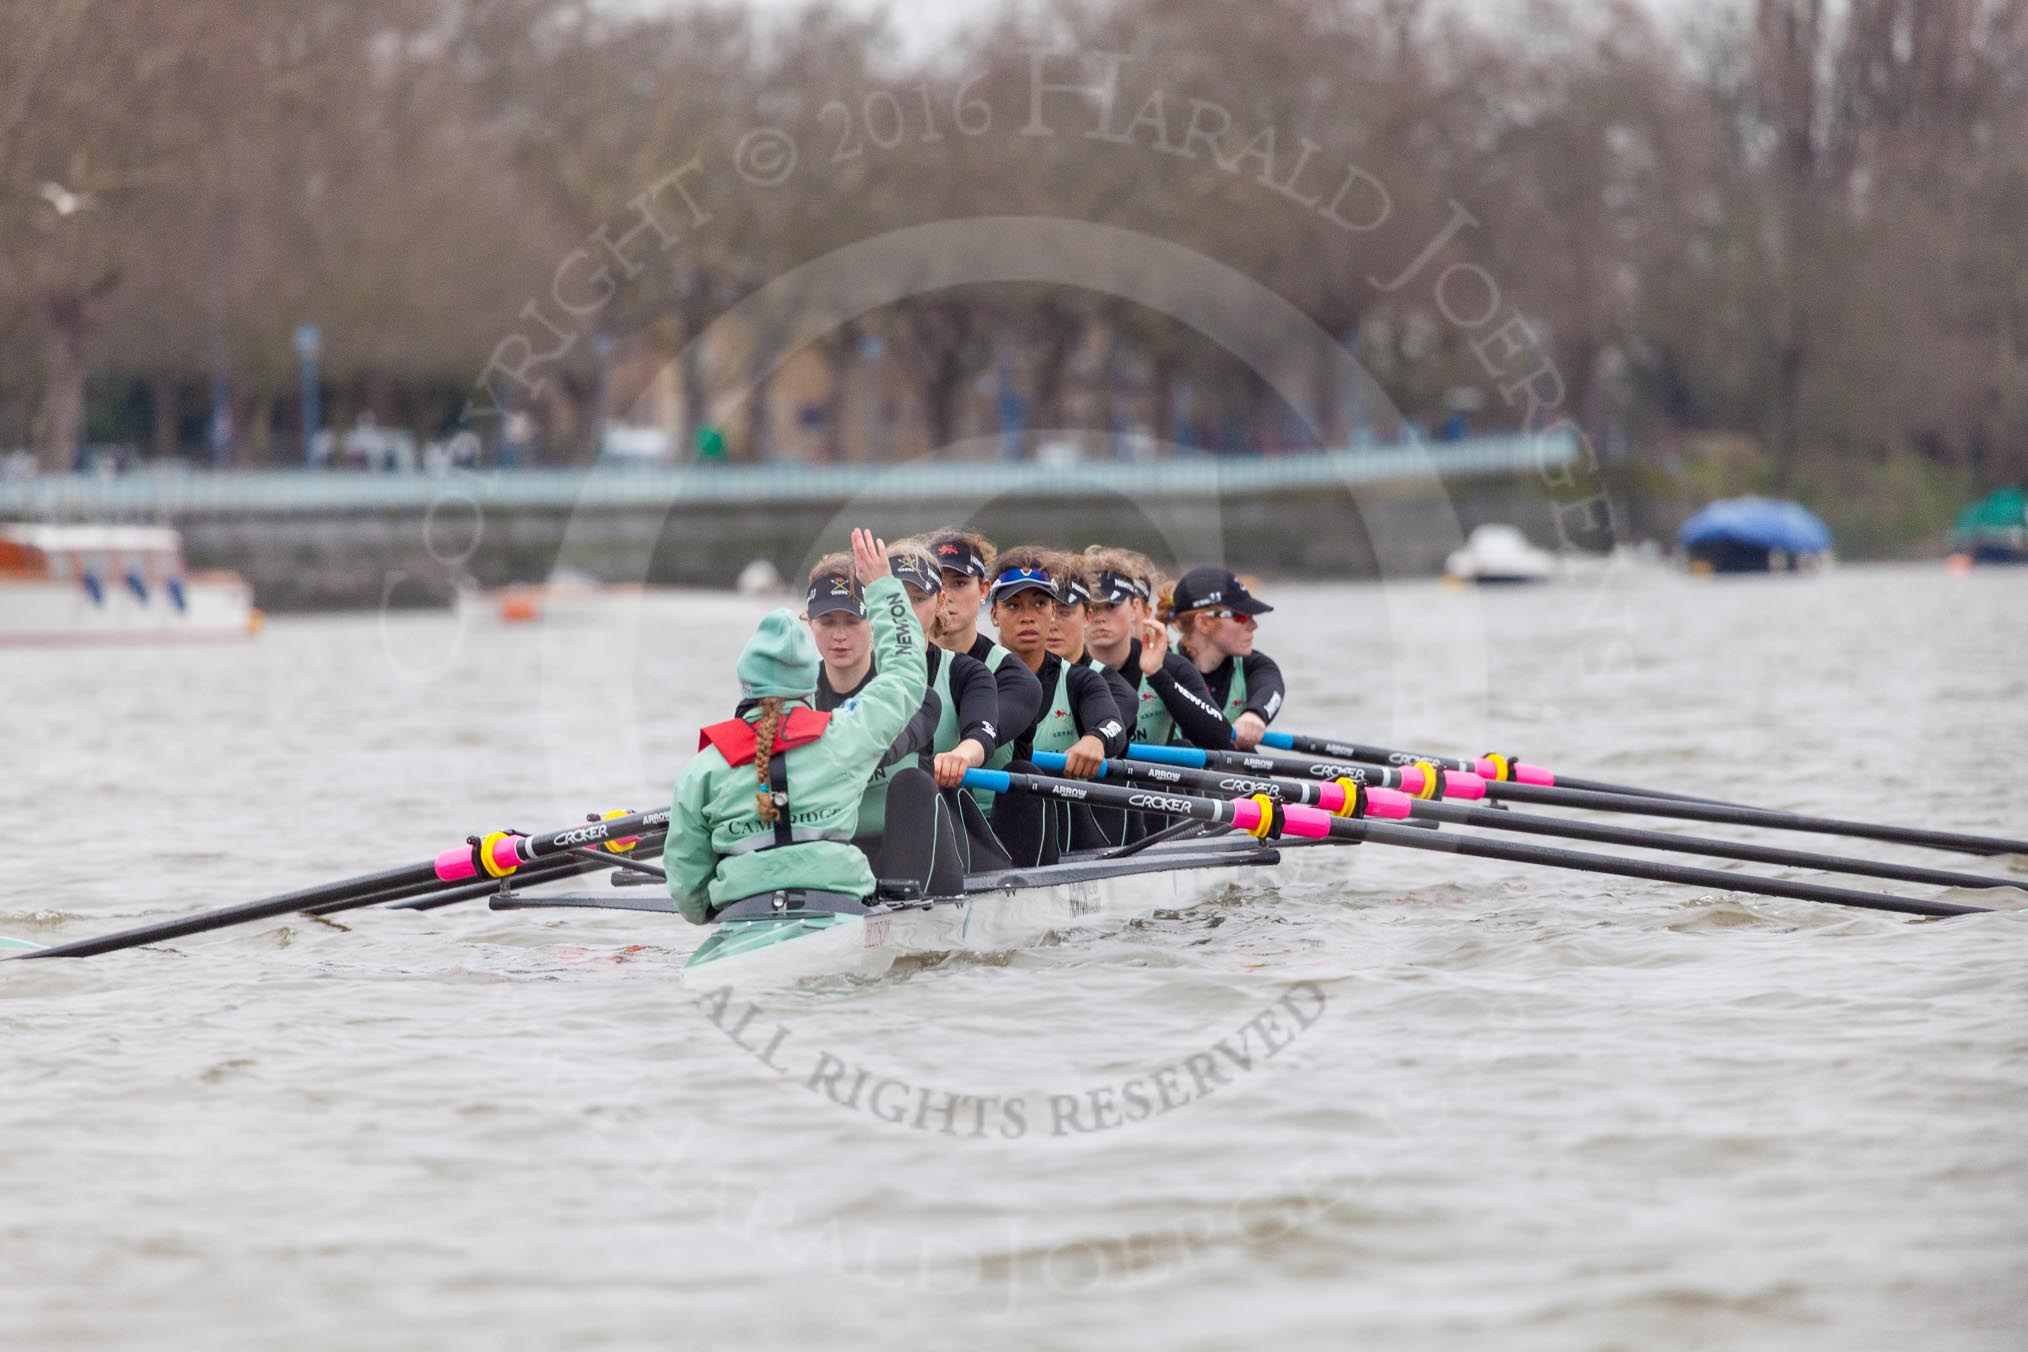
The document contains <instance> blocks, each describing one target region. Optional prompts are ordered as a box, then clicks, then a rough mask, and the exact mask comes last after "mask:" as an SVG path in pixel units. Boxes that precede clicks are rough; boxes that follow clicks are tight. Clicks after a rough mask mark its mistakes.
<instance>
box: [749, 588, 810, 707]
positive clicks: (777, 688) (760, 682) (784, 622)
mask: <svg viewBox="0 0 2028 1352" xmlns="http://www.w3.org/2000/svg"><path fill="white" fill-rule="evenodd" d="M817 668H818V659H817V645H816V643H815V641H813V640H812V639H811V638H810V631H809V628H808V627H807V626H805V625H804V623H803V622H802V621H801V620H799V619H797V618H796V616H795V614H794V612H792V611H790V610H787V609H777V610H772V611H769V612H768V614H767V617H766V618H764V619H763V620H762V621H761V622H760V627H759V628H757V629H755V630H754V631H753V637H752V638H750V639H748V640H747V641H746V648H745V650H744V651H742V652H741V653H740V655H739V665H738V666H737V667H735V668H734V670H735V671H736V672H737V673H738V675H739V685H740V689H741V690H742V691H743V692H744V693H745V696H746V698H748V699H762V698H764V697H766V696H768V695H787V696H796V695H814V694H816V693H817Z"/></svg>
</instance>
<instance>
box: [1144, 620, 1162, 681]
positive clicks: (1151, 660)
mask: <svg viewBox="0 0 2028 1352" xmlns="http://www.w3.org/2000/svg"><path fill="white" fill-rule="evenodd" d="M1168 655H1169V626H1168V625H1166V624H1163V623H1162V622H1161V621H1160V620H1142V621H1141V674H1142V675H1143V676H1153V675H1154V674H1155V673H1156V672H1158V671H1160V670H1161V669H1162V659H1163V658H1165V657H1167V656H1168Z"/></svg>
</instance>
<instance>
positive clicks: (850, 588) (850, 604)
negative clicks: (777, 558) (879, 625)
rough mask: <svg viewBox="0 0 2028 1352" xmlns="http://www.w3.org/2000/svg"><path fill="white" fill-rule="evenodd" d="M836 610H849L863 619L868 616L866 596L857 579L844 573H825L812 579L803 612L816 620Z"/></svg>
mask: <svg viewBox="0 0 2028 1352" xmlns="http://www.w3.org/2000/svg"><path fill="white" fill-rule="evenodd" d="M834 610H847V611H850V612H851V613H852V614H854V615H857V616H858V617H859V618H860V619H862V620H863V619H865V618H866V597H865V595H864V593H862V592H861V591H860V590H859V582H858V580H857V579H855V578H851V577H847V576H846V575H845V574H843V573H824V574H822V575H820V576H818V577H816V578H813V579H811V581H810V594H809V596H807V597H805V598H804V601H803V613H804V614H805V615H808V616H809V617H810V618H811V619H813V620H814V619H816V618H817V617H818V616H819V615H828V614H829V613H830V612H832V611H834Z"/></svg>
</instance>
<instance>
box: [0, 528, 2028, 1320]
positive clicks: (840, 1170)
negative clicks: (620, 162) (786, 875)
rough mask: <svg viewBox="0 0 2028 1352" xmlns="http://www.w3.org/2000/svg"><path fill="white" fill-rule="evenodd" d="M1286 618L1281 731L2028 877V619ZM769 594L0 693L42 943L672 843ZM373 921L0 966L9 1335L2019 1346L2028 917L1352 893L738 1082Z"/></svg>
mask: <svg viewBox="0 0 2028 1352" xmlns="http://www.w3.org/2000/svg"><path fill="white" fill-rule="evenodd" d="M1270 595H1271V598H1272V599H1274V600H1275V601H1276V602H1277V604H1278V605H1279V606H1280V607H1281V608H1280V609H1279V610H1278V611H1277V612H1276V613H1275V614H1274V615H1273V616H1271V617H1270V618H1269V620H1268V622H1267V623H1266V625H1265V626H1264V627H1263V630H1262V645H1263V647H1265V648H1266V649H1267V650H1269V651H1271V652H1273V653H1274V654H1275V655H1276V656H1277V657H1278V658H1280V660H1281V661H1282V662H1283V664H1284V666H1285V667H1286V668H1287V669H1288V671H1289V673H1290V678H1291V686H1292V689H1293V692H1294V695H1293V698H1292V699H1291V701H1290V705H1289V711H1288V713H1287V714H1286V716H1285V718H1284V723H1285V725H1287V726H1289V727H1292V728H1295V729H1298V730H1312V731H1319V732H1335V733H1338V734H1340V735H1347V736H1358V737H1363V738H1366V739H1368V740H1372V741H1378V742H1383V743H1391V744H1396V745H1411V746H1433V747H1436V748H1440V749H1451V750H1458V751H1470V752H1477V751H1481V750H1486V749H1512V750H1515V751H1520V752H1524V753H1526V754H1527V755H1529V756H1530V757H1531V758H1534V759H1538V760H1542V761H1545V762H1548V763H1550V764H1552V765H1555V764H1561V765H1563V766H1564V767H1566V768H1567V769H1569V770H1572V771H1575V772H1580V773H1591V774H1595V775H1599V776H1603V777H1617V778H1623V779H1636V780H1646V781H1648V782H1656V781H1660V780H1665V779H1683V778H1685V777H1690V776H1697V775H1706V776H1711V777H1712V778H1710V779H1708V780H1705V781H1703V783H1704V785H1705V787H1707V788H1708V789H1709V790H1710V791H1713V792H1721V791H1722V792H1723V793H1725V794H1728V795H1731V796H1735V797H1743V798H1747V799H1750V800H1754V801H1764V802H1768V803H1772V804H1777V805H1781V806H1790V807H1798V808H1806V809H1810V810H1816V811H1823V812H1834V813H1839V814H1843V815H1849V816H1862V817H1873V818H1892V819H1897V820H1910V821H1928V822H1936V823H1940V824H1946V825H1953V826H1958V827H1961V828H1963V829H1968V830H1986V831H1995V832H2007V833H2012V834H2016V835H2019V834H2022V833H2023V832H2024V831H2028V795H2024V793H2023V791H2022V789H2021V788H2020V787H2019V775H2020V759H2021V754H2022V752H2023V749H2024V747H2028V713H2024V710H2028V625H2024V620H2028V574H2023V573H2020V572H2015V573H2012V574H2008V573H1999V572H1995V573H1982V574H1979V575H1977V576H1974V577H1971V578H1964V579H1952V578H1948V577H1945V576H1944V575H1943V574H1942V573H1941V571H1940V570H1935V569H1890V570H1876V569H1848V570H1845V571H1843V572H1841V573H1839V574H1837V575H1835V576H1833V577H1830V578H1826V579H1818V580H1800V581H1791V580H1768V579H1759V580H1749V581H1742V582H1738V583H1717V584H1703V585H1698V584H1693V583H1690V582H1687V581H1685V580H1682V579H1678V578H1675V577H1673V576H1669V575H1666V574H1657V575H1647V576H1635V577H1622V578H1619V579H1617V580H1615V581H1614V582H1613V583H1612V584H1611V585H1609V586H1607V587H1604V588H1595V587H1567V588H1563V589H1561V590H1543V591H1538V592H1514V593H1503V594H1497V595H1484V596H1480V595H1473V594H1465V593H1454V592H1446V591H1443V590H1441V589H1439V588H1437V587H1436V586H1434V585H1432V584H1414V585H1409V586H1401V587H1394V588H1385V589H1383V588H1379V587H1317V588H1296V587H1291V586H1282V587H1279V588H1274V589H1272V590H1271V591H1270ZM760 608H761V606H760V603H756V602H750V601H743V600H738V599H735V598H730V597H689V598H684V599H681V600H677V601H673V602H671V601H658V602H655V603H652V604H650V605H648V606H646V607H642V608H639V609H635V608H629V607H621V608H619V609H618V610H617V611H616V612H615V613H612V614H609V615H607V616H605V617H604V618H602V619H595V620H592V621H589V622H582V623H578V624H574V625H570V626H564V625H551V626H549V627H548V629H547V630H546V631H545V630H540V629H528V628H518V629H517V628H491V629H485V628H471V629H461V628H460V626H459V624H458V623H457V622H456V621H454V620H453V619H451V618H450V617H447V616H425V617H416V616H403V617H396V618H391V619H387V620H385V621H382V620H380V619H378V618H374V617H352V618H338V619H313V620H312V619H305V620H288V619H284V620H279V621H276V622H274V623H273V624H272V625H271V626H270V628H269V630H268V632H267V633H266V634H265V635H264V636H263V637H262V638H261V639H259V640H258V642H256V643H254V644H252V645H250V646H245V647H235V648H223V649H218V648H214V649H189V650H161V651H150V652H146V653H142V652H128V653H105V652H37V653H8V654H0V692H4V701H0V742H4V745H5V746H6V747H7V749H8V750H7V755H6V759H7V769H6V772H5V774H4V775H0V826H4V829H5V834H6V838H7V840H8V850H7V856H6V862H5V864H4V866H0V933H13V934H18V935H23V936H25V937H30V938H34V939H38V940H41V941H44V942H48V941H53V940H55V939H58V938H68V937H77V936H81V935H84V934H87V933H92V932H96V931H99V930H102V929H106V928H110V927H116V926H119V925H122V924H126V923H131V922H132V921H133V920H134V919H135V918H136V917H140V916H144V915H160V914H165V913H170V912H176V911H184V910H191V909H196V908H200V907H207V906H213V905H218V904H222V903H225V902H229V901H235V900H242V899H245V898H248V897H251V896H255V895H260V894H263V893H267V892H272V891H278V890H281V889H283V888H285V887H290V886H295V885H299V884H303V883H307V882H311V881H316V880H321V879H325V878H330V877H336V876H341V875H345V874H348V873H356V872H364V871H366V870H368V869H372V868H378V867H381V866H385V865H388V864H395V863H404V862H409V861H412V860H415V859H418V858H423V857H427V856H428V855H430V854H432V853H434V852H435V851H436V850H437V849H439V848H442V847H443V846H444V845H446V844H449V843H452V842H455V841H456V840H458V839H460V838H462V837H463V836H464V835H465V834H466V833H467V832H470V831H474V830H482V829H489V828H493V827H500V826H511V827H519V828H524V829H540V828H543V827H547V826H551V825H556V824H560V823H562V822H564V821H568V820H571V819H573V818H575V817H576V816H578V815H579V814H581V813H582V812H584V811H586V810H589V809H596V808H604V807H609V806H639V805H644V804H648V803H654V802H660V801H662V800H663V799H664V798H665V797H666V793H667V789H668V785H669V783H670V782H671V780H672V779H673V776H674V773H675V770H676V767H677V766H678V765H679V764H680V762H681V760H682V758H683V757H684V756H685V755H686V754H687V753H688V749H689V746H690V745H693V744H694V742H693V741H692V739H694V736H695V729H696V727H697V726H698V725H699V724H700V723H702V722H704V721H708V720H709V719H712V718H715V717H720V716H723V710H725V709H726V708H728V707H729V702H730V701H729V697H728V693H727V692H728V681H729V671H730V665H731V660H732V656H733V654H734V653H735V651H736V650H737V647H738V644H739V642H740V640H741V639H742V638H743V636H744V634H745V632H746V630H747V626H748V625H749V623H750V622H751V620H752V618H753V617H754V616H755V615H756V614H757V613H758V610H759V609H760ZM1820 843H1821V842H1820ZM1832 847H1833V848H1838V847H1839V846H1836V845H1833V846H1832ZM1849 848H1850V849H1852V850H1853V851H1864V852H1866V853H1870V854H1881V853H1884V852H1883V851H1882V850H1881V849H1880V847H1869V846H1865V845H1861V844H1852V845H1850V847H1849ZM1900 857H1904V858H1915V857H1916V856H1915V855H1914V854H1913V853H1912V852H1907V851H1904V852H1902V853H1901V856H1900ZM1923 858H1924V859H1925V861H1927V862H1935V863H1938V864H1940V865H1943V866H1958V865H1964V866H1967V867H1992V868H1998V869H2003V870H2004V869H2006V868H2008V867H2009V866H2010V861H1990V862H1989V863H1986V864H1981V863H1976V862H1974V861H1971V860H1967V859H1962V858H1958V857H1954V856H1945V855H1930V856H1923ZM2011 866H2012V867H2013V868H2015V869H2016V870H2017V871H2018V870H2028V861H2022V860H2016V861H2011ZM2022 876H2028V872H2023V873H2022ZM1855 885H1858V886H1866V885H1867V884H1864V883H1857V884H1855ZM1906 890H1910V891H1913V892H1916V893H1919V894H1925V895H1927V894H1929V889H1921V888H1913V889H1906ZM1966 899H1976V898H1974V897H1971V896H1969V895H1968V896H1967V898H1966ZM340 919H341V920H342V921H343V928H339V927H337V926H332V925H326V924H320V923H316V922H309V921H304V920H302V919H300V918H293V919H291V920H289V921H288V922H286V923H280V922H277V923H269V924H265V925H256V926H252V927H250V928H248V929H245V930H239V931H233V932H229V933H225V934H219V935H212V936H204V937H199V938H193V939H189V940H185V941H182V942H180V943H177V944H175V945H173V946H171V947H166V948H160V949H153V950H147V951H139V952H132V953H126V954H121V955H117V956H110V957H105V958H99V959H93V960H89V961H83V962H72V963H55V962H51V963H23V964H10V965H8V966H6V967H4V968H0V1046H4V1049H5V1057H6V1070H5V1079H4V1086H0V1274H5V1275H4V1282H5V1285H6V1288H7V1294H6V1297H5V1299H4V1300H0V1344H4V1345H7V1346H12V1347H36V1348H41V1347H100V1346H107V1345H120V1344H124V1345H140V1344H150V1345H163V1344H183V1345H203V1346H246V1347H256V1346H263V1347H264V1346H277V1345H282V1344H283V1343H284V1342H285V1341H286V1342H288V1343H293V1344H295V1345H302V1346H319V1347H323V1346H337V1347H353V1346H357V1347H366V1346H372V1347H446V1346H474V1347H477V1346H484V1347H550V1346H560V1345H573V1346H596V1345H619V1344H645V1343H655V1344H662V1345H670V1344H696V1345H705V1346H709V1345H721V1344H723V1345H763V1344H765V1345H784V1344H810V1343H820V1342H822V1343H829V1342H841V1341H846V1340H851V1341H854V1342H859V1343H868V1342H873V1341H876V1340H877V1341H879V1342H880V1343H883V1344H890V1345H903V1344H935V1345H950V1344H980V1343H984V1344H988V1345H1033V1346H1070V1345H1097V1344H1102V1343H1105V1344H1130V1345H1131V1344H1149V1345H1160V1346H1173V1347H1215V1346H1226V1345H1233V1344H1238V1343H1248V1344H1256V1345H1274V1344H1281V1345H1294V1346H1352V1345H1359V1346H1382V1347H1442V1348H1449V1347H1463V1348H1500V1349H1512V1348H1536V1347H1540V1348H1608V1347H1657V1346H1670V1347H1681V1346H1698V1347H1705V1346H1709V1347H1781V1348H1791V1347H1812V1348H1814V1347H1822V1348H1841V1349H1842V1348H1855V1347H1857V1348H1876V1347H1877V1348H1907V1347H1924V1348H2015V1347H2019V1346H2021V1345H2023V1342H2024V1335H2028V1130H2024V1127H2028V975H2024V973H2028V916H2023V915H2019V914H2009V915H1995V916H1992V917H1985V918H1973V919H1968V920H1956V921H1949V922H1944V923H1912V922H1910V921H1909V920H1907V919H1904V918H1900V917H1894V916H1887V915H1880V914H1872V913H1862V912H1855V911H1843V910H1836V909H1832V908H1827V907H1816V906H1811V905H1808V904H1804V903H1789V902H1763V901H1748V900H1744V899H1741V898H1739V897H1716V896H1712V895H1707V894H1699V893H1697V892H1694V891H1686V890H1682V889H1675V888H1669V887H1665V886H1660V885H1653V884H1647V883H1639V882H1628V881H1618V880H1609V879H1602V878H1597V877H1592V876H1580V875H1568V874H1560V875H1559V874H1550V873H1545V872H1540V871H1531V870H1527V869H1523V868H1517V867H1511V866H1506V865H1498V864H1489V863H1468V862H1460V861H1456V860H1453V859H1449V858H1443V857H1437V856H1431V855H1425V854H1407V853H1390V852H1387V851H1384V850H1383V849H1381V848H1380V847H1364V848H1359V849H1349V848H1342V847H1341V848H1327V849H1321V850H1315V851H1311V852H1309V853H1307V854H1305V855H1303V856H1302V857H1301V858H1300V859H1296V860H1293V861H1291V862H1289V863H1287V864H1285V865H1284V866H1283V867H1282V868H1281V870H1280V871H1279V872H1278V873H1277V874H1275V875H1273V876H1266V877H1258V878H1254V879H1250V880H1248V882H1247V884H1246V885H1245V886H1243V887H1238V888H1234V889H1231V890H1229V891H1228V892H1227V893H1225V894H1224V895H1223V896H1221V897H1220V898H1219V899H1217V900H1215V901H1213V902H1212V903H1210V904H1207V905H1205V906H1201V907H1198V908H1196V909H1193V910H1189V911H1185V912H1182V913H1177V914H1158V915H1154V916H1152V917H1148V918H1144V919H1141V920H1138V921H1135V922H1132V923H1119V924H1112V925H1108V926H1105V927H1101V928H1099V929H1096V930H1093V931H1088V932H1080V933H1073V934H1067V935H1065V936H1063V937H1062V939H1061V941H1060V942H1057V943H1054V944H1050V945H1046V946H1043V947H1040V948H1037V949H1034V950H1031V951H1027V952H1023V953H1020V954H1017V955H1014V956H1011V957H1007V958H1005V959H999V960H992V961H980V960H971V961H962V962H958V961H954V962H950V963H946V964H941V965H936V966H932V967H929V968H926V969H923V970H919V971H915V972H913V973H909V974H906V975H902V976H897V977H895V978H891V979H889V980H887V981H885V982H882V983H879V984H877V985H873V986H869V987H862V988H855V989H847V990H833V991H819V992H808V993H799V994H796V995H793V996H786V997H778V998H772V999H769V1000H767V1001H765V1002H763V1007H762V1008H761V1009H760V1010H759V1012H758V1013H756V1014H755V1015H753V1016H751V1018H750V1020H749V1021H748V1022H747V1023H746V1024H745V1025H744V1027H743V1028H742V1027H741V1025H740V1023H739V1019H740V1017H741V1010H740V1009H739V1008H737V1007H734V1008H732V1009H730V1010H727V1011H725V1016H724V1018H723V1019H722V1023H723V1024H724V1025H725V1028H728V1029H733V1030H735V1031H739V1032H740V1033H741V1037H740V1039H739V1040H737V1041H736V1040H735V1039H734V1038H732V1037H730V1036H728V1034H727V1032H726V1031H724V1030H723V1029H721V1027H719V1026H716V1025H714V1023H713V1022H712V1021H711V1020H710V1019H709V1018H708V1017H707V1015H706V1013H705V1012H703V1011H700V1010H699V1009H698V1008H697V1007H696V1006H695V1004H694V1003H693V1001H692V999H691V998H690V997H689V996H688V995H687V994H686V992H685V991H684V989H683V988H682V987H681V986H680V984H679V983H678V982H677V980H676V979H675V972H676V969H677V966H678V964H679V963H680V960H681V957H682V954H683V953H684V952H686V951H687V950H688V948H689V946H690V944H691V942H692V939H693V936H692V935H691V934H689V933H687V932H677V931H674V930H672V929H671V928H670V927H669V926H668V925H666V924H663V923H659V922H656V921H653V920H651V919H644V918H639V917H635V918H628V917H625V916H605V917H599V916H569V917H565V918H552V917H549V916H541V915H535V916H531V915H526V914H519V915H516V914H492V913H488V912H487V911H484V910H481V909H475V908H472V907H469V906H467V907H460V908H452V909H448V910H445V911H441V912H436V913H432V914H414V913H390V912H380V911H364V912H355V913H348V914H347V915H345V916H342V917H340ZM742 1042H744V1043H745V1044H746V1045H745V1046H742V1045H741V1043H742ZM770 1049H772V1056H771V1057H770V1059H771V1060H772V1061H774V1062H775V1063H776V1065H770V1064H767V1063H766V1062H764V1061H763V1060H762V1059H760V1057H759V1055H757V1054H756V1053H757V1052H766V1051H769V1050H770ZM1207 1068H1208V1069H1207ZM862 1073H863V1074H862ZM813 1080H814V1081H815V1087H812V1081H813ZM855 1090H856V1092H855ZM1136 1096H1138V1097H1136ZM840 1100H842V1102H841V1101H840ZM1137 1105H1138V1109H1139V1111H1136V1108H1137ZM1129 1117H1135V1118H1137V1119H1138V1120H1133V1121H1129V1120H1127V1119H1128V1118H1129ZM889 1119H899V1120H889Z"/></svg>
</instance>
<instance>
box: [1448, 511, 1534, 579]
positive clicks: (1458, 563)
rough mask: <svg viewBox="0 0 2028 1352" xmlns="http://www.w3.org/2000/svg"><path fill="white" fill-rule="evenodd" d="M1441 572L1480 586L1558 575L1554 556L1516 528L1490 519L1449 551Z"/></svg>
mask: <svg viewBox="0 0 2028 1352" xmlns="http://www.w3.org/2000/svg"><path fill="white" fill-rule="evenodd" d="M1444 572H1445V574H1446V575H1448V576H1449V577H1452V578H1454V579H1456V580H1458V581H1460V582H1476V583H1479V584H1481V585H1486V584H1491V583H1517V582H1548V581H1550V580H1551V579H1552V578H1554V577H1555V576H1556V575H1557V559H1556V555H1554V554H1552V553H1550V552H1549V551H1548V550H1546V549H1542V548H1540V547H1538V546H1537V545H1535V544H1533V543H1532V542H1531V541H1530V540H1529V539H1528V537H1527V536H1525V535H1523V534H1522V533H1521V532H1520V530H1519V529H1517V528H1516V527H1513V526H1508V525H1502V524H1500V523H1498V522H1493V523H1489V524H1487V525H1484V526H1479V527H1477V528H1476V529H1474V530H1473V531H1472V533H1471V535H1470V536H1468V537H1467V538H1466V540H1465V544H1464V547H1463V548H1462V549H1454V550H1452V551H1451V553H1450V556H1449V557H1448V558H1447V559H1446V560H1445V561H1444Z"/></svg>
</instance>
